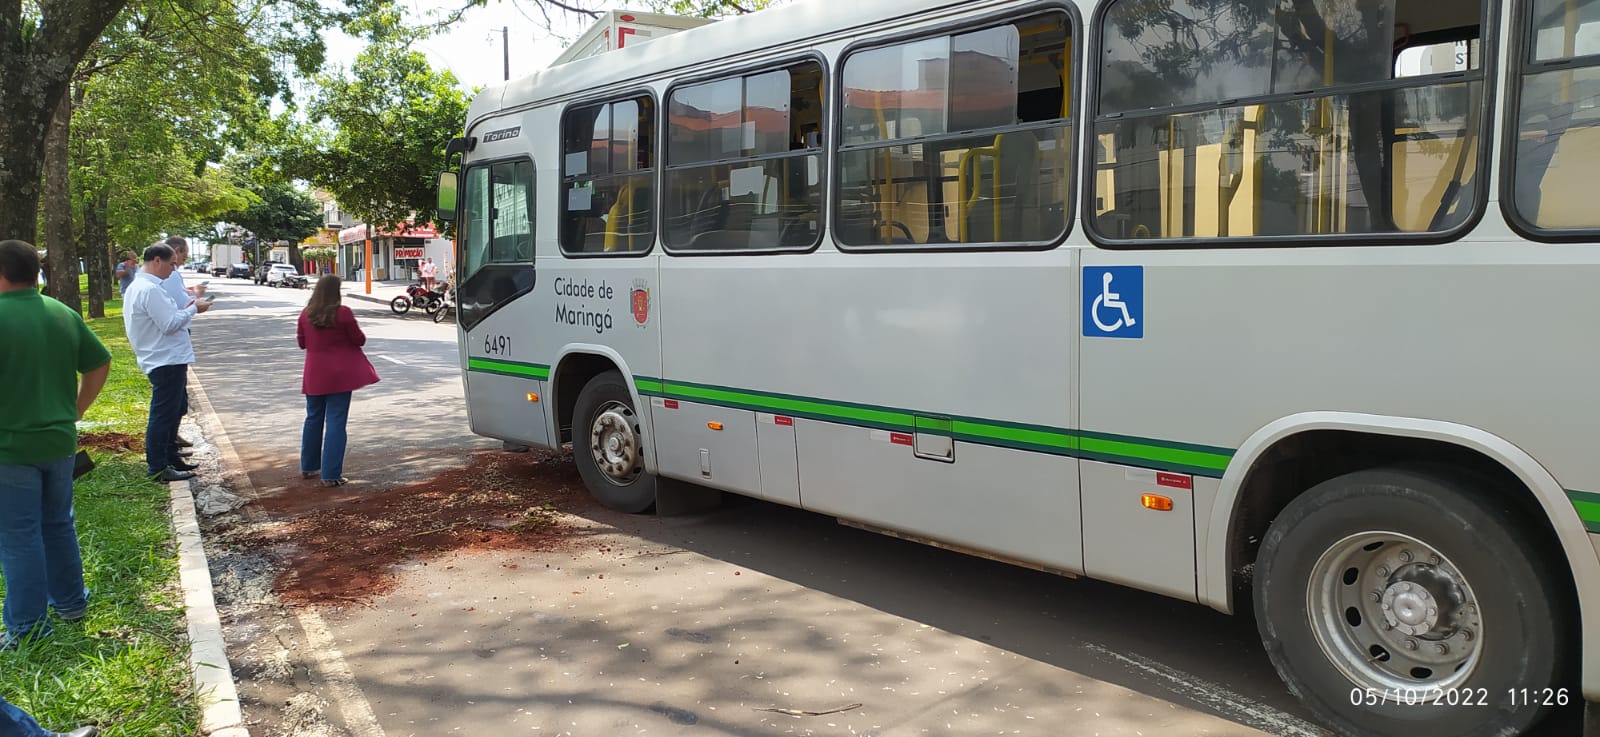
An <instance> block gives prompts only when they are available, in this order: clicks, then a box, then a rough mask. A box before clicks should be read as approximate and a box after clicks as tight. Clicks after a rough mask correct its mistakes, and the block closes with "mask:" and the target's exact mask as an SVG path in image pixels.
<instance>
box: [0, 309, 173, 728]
mask: <svg viewBox="0 0 1600 737" xmlns="http://www.w3.org/2000/svg"><path fill="white" fill-rule="evenodd" d="M121 307H122V305H121V303H120V302H112V303H110V304H108V305H107V310H106V315H107V316H106V317H105V318H102V319H98V320H90V321H89V325H90V327H91V328H92V329H93V330H94V331H95V333H96V334H98V335H99V336H100V338H101V340H102V341H104V342H105V344H106V347H107V348H109V349H110V350H111V356H112V358H111V378H110V379H109V380H108V381H107V382H106V389H105V391H104V392H102V393H101V395H100V399H99V401H97V402H96V403H95V405H94V407H93V408H91V409H90V410H89V413H88V416H87V417H85V420H86V421H87V423H86V424H89V423H92V425H91V426H90V427H89V428H87V429H91V430H93V431H95V432H122V433H128V434H131V435H142V434H143V431H144V423H145V416H146V415H145V413H146V411H147V407H148V402H149V396H150V387H149V383H148V382H147V381H146V380H145V378H144V376H143V375H142V374H140V373H139V369H138V367H137V366H136V365H135V364H134V359H133V352H132V350H131V349H130V348H129V347H128V341H127V338H126V337H124V335H123V329H122V315H121ZM94 456H95V461H96V463H97V464H98V467H97V468H96V469H95V470H94V471H93V472H92V473H90V474H89V475H88V476H85V477H83V478H82V479H79V480H78V483H77V486H76V489H75V492H74V493H75V498H76V509H77V514H78V540H79V544H80V545H81V547H82V549H83V567H84V574H85V577H86V578H87V579H88V584H89V591H90V597H91V598H90V603H89V615H88V617H87V618H86V619H85V620H84V621H83V622H80V623H76V624H68V623H65V622H62V621H60V620H56V621H54V622H53V624H54V627H55V634H54V635H52V636H50V637H48V638H44V639H41V640H38V641H36V642H32V643H28V644H25V645H24V646H23V647H22V648H20V649H19V650H17V651H13V652H0V693H3V694H4V695H5V697H6V699H7V700H9V701H11V702H12V703H14V704H16V705H17V706H20V707H22V708H23V709H24V710H25V711H28V712H29V713H31V714H32V715H33V716H34V717H35V718H36V719H38V720H39V722H40V724H42V725H43V726H44V727H45V728H46V729H54V730H60V731H65V730H69V729H72V728H75V727H77V726H79V725H81V724H90V723H94V724H99V725H101V729H102V732H101V733H102V734H104V735H108V737H146V736H148V737H168V736H169V735H192V734H196V733H197V732H198V724H199V716H200V707H199V699H198V697H197V695H196V693H195V691H194V687H193V685H192V680H191V677H190V674H189V671H188V664H187V658H188V643H187V638H186V635H185V628H186V624H185V621H184V617H183V607H182V594H181V593H180V591H179V589H178V568H177V552H176V550H177V547H176V542H175V540H174V537H173V533H172V527H171V519H170V517H169V516H168V513H167V491H166V487H164V486H161V485H158V484H155V483H153V482H151V481H149V480H147V479H145V477H144V459H143V458H142V457H141V456H139V455H136V454H120V455H113V454H110V453H106V452H97V453H95V454H94ZM0 589H3V584H0Z"/></svg>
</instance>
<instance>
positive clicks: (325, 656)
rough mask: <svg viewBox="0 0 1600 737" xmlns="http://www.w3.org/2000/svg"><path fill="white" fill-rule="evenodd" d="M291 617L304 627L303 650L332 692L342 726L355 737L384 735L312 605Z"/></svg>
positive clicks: (352, 674) (364, 696)
mask: <svg viewBox="0 0 1600 737" xmlns="http://www.w3.org/2000/svg"><path fill="white" fill-rule="evenodd" d="M295 616H296V617H297V618H298V619H299V620H300V628H301V629H302V630H305V633H306V645H307V648H306V649H307V650H308V652H309V655H310V656H311V657H312V659H314V660H316V662H317V671H318V672H319V673H321V675H322V678H323V681H324V682H325V684H326V685H327V687H328V688H329V689H331V690H332V691H333V694H332V695H333V701H334V702H336V703H338V704H339V710H340V711H341V712H344V725H345V727H347V728H349V729H350V733H351V734H353V735H355V737H384V734H383V727H381V726H378V717H377V715H375V714H373V713H372V705H371V704H369V703H368V702H367V697H366V695H365V694H363V693H362V692H361V687H360V686H358V685H356V676H355V674H354V673H352V672H351V671H350V664H349V663H346V662H345V659H344V654H343V653H340V652H339V648H338V647H337V646H336V645H334V642H333V635H331V634H329V633H328V628H327V626H326V625H324V624H323V623H322V616H321V615H319V614H317V610H316V609H314V608H312V607H300V608H299V609H297V610H296V611H295Z"/></svg>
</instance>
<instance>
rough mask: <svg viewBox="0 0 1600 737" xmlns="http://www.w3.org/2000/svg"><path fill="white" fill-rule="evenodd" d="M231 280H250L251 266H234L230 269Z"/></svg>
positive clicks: (229, 276)
mask: <svg viewBox="0 0 1600 737" xmlns="http://www.w3.org/2000/svg"><path fill="white" fill-rule="evenodd" d="M228 278H229V279H249V278H250V264H234V265H233V266H232V267H231V268H229V269H228Z"/></svg>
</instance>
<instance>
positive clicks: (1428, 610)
mask: <svg viewBox="0 0 1600 737" xmlns="http://www.w3.org/2000/svg"><path fill="white" fill-rule="evenodd" d="M1383 616H1384V619H1386V620H1387V621H1388V623H1389V625H1390V626H1392V627H1394V628H1395V629H1397V630H1400V631H1401V632H1404V633H1406V634H1408V635H1420V634H1424V633H1426V632H1429V631H1431V630H1432V629H1433V628H1434V626H1435V625H1437V624H1438V623H1439V606H1438V604H1437V603H1436V602H1435V601H1434V598H1433V594H1432V593H1430V592H1429V591H1428V590H1427V589H1426V588H1423V587H1422V586H1421V585H1420V584H1414V583H1410V582H1407V581H1401V582H1400V583H1396V584H1391V585H1390V586H1389V589H1388V591H1386V592H1385V593H1384V595H1383Z"/></svg>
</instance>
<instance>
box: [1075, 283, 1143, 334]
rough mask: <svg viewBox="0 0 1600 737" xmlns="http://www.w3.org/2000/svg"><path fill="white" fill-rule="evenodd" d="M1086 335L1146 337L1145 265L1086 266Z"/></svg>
mask: <svg viewBox="0 0 1600 737" xmlns="http://www.w3.org/2000/svg"><path fill="white" fill-rule="evenodd" d="M1083 335H1084V337H1086V338H1143V337H1144V267H1143V266H1085V267H1083Z"/></svg>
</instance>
